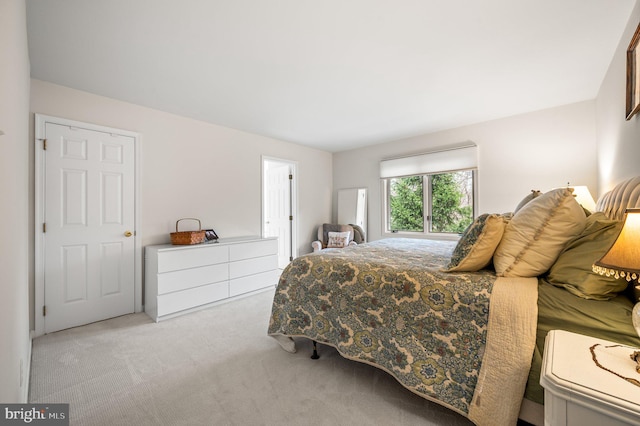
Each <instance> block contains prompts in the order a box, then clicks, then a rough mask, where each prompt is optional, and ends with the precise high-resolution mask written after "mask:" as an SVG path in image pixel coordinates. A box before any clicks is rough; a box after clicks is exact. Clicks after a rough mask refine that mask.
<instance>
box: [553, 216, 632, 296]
mask: <svg viewBox="0 0 640 426" xmlns="http://www.w3.org/2000/svg"><path fill="white" fill-rule="evenodd" d="M622 224H623V223H622V221H617V220H610V219H608V218H607V216H606V215H605V214H604V213H602V212H596V213H593V214H592V215H590V216H589V217H587V226H586V227H585V229H584V231H583V232H582V233H581V234H580V235H578V236H577V237H575V238H574V239H573V240H571V241H569V243H567V246H566V247H565V248H564V250H563V251H562V252H561V253H560V255H559V256H558V259H557V260H556V262H555V263H554V264H553V266H551V268H550V269H549V276H548V277H547V280H548V281H549V282H550V283H551V284H553V285H555V286H558V287H564V288H565V289H567V290H568V291H570V292H571V293H573V294H575V295H576V296H579V297H582V298H584V299H595V300H608V299H611V298H613V297H615V296H616V295H617V294H618V293H620V292H622V291H624V290H625V289H626V288H627V285H628V283H627V281H626V280H625V279H624V278H618V279H616V278H614V277H606V276H602V275H598V274H597V273H595V272H593V270H592V265H593V263H594V262H595V261H596V260H598V259H600V258H601V257H602V256H603V255H604V254H605V253H606V252H607V250H609V248H610V247H611V245H612V244H613V242H614V241H615V239H616V238H617V237H618V234H619V233H620V230H621V229H622Z"/></svg>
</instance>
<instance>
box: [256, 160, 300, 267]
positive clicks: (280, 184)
mask: <svg viewBox="0 0 640 426" xmlns="http://www.w3.org/2000/svg"><path fill="white" fill-rule="evenodd" d="M296 167H297V165H296V163H295V162H292V161H287V160H280V159H277V158H269V157H263V158H262V236H263V237H278V267H279V268H281V269H282V268H284V267H285V266H287V265H288V264H289V262H290V261H292V260H293V258H294V257H296V256H297V248H296V247H297V244H296V241H297V210H298V209H297V200H296V199H297V197H296V172H297V170H296Z"/></svg>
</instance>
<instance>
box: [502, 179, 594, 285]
mask: <svg viewBox="0 0 640 426" xmlns="http://www.w3.org/2000/svg"><path fill="white" fill-rule="evenodd" d="M586 220H587V217H586V215H585V214H584V210H582V207H580V204H578V202H577V201H576V199H575V198H574V197H573V189H572V188H558V189H554V190H552V191H549V192H547V193H545V194H543V195H541V196H539V197H537V198H534V199H533V200H531V201H529V202H528V203H527V204H525V205H524V207H522V209H520V210H519V211H518V213H516V214H515V215H514V216H513V218H512V219H511V221H510V222H509V224H508V225H507V227H506V228H505V230H504V235H503V236H502V241H500V244H499V245H498V248H497V249H496V252H495V253H494V255H493V266H494V267H495V268H496V273H497V274H498V276H504V277H536V276H538V275H540V274H543V273H545V272H547V271H548V270H549V268H550V267H551V265H553V263H554V262H555V261H556V258H557V257H558V255H559V254H560V252H561V251H562V249H563V248H564V246H565V245H566V244H567V242H568V241H569V240H571V239H572V238H574V237H576V236H577V235H578V234H580V233H581V232H582V231H583V230H584V227H585V225H586Z"/></svg>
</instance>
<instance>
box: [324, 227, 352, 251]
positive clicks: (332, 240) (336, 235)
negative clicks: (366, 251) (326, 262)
mask: <svg viewBox="0 0 640 426" xmlns="http://www.w3.org/2000/svg"><path fill="white" fill-rule="evenodd" d="M349 234H351V232H349V231H347V232H329V241H328V242H327V248H343V247H346V246H348V245H349Z"/></svg>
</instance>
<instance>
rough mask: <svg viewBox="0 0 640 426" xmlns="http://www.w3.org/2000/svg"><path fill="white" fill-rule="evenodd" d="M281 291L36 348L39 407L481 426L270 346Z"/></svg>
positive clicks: (382, 377)
mask: <svg viewBox="0 0 640 426" xmlns="http://www.w3.org/2000/svg"><path fill="white" fill-rule="evenodd" d="M272 298H273V291H268V292H265V293H260V294H257V295H253V296H250V297H247V298H244V299H240V300H237V301H233V302H229V303H226V304H222V305H219V306H216V307H213V308H209V309H206V310H202V311H199V312H195V313H191V314H188V315H184V316H181V317H178V318H174V319H170V320H167V321H164V322H160V323H154V322H152V321H151V319H150V318H149V317H147V316H146V315H145V314H133V315H126V316H123V317H119V318H114V319H111V320H108V321H102V322H98V323H94V324H90V325H86V326H83V327H78V328H73V329H69V330H65V331H60V332H57V333H52V334H48V335H46V336H42V337H39V338H37V339H35V340H34V341H33V359H32V371H31V383H30V396H29V401H30V402H32V403H69V404H70V412H71V416H70V417H71V424H72V425H83V426H84V425H332V426H337V425H470V424H471V423H470V422H469V421H468V420H466V419H465V418H463V417H461V416H460V415H458V414H456V413H454V412H451V411H449V410H447V409H445V408H443V407H441V406H439V405H437V404H434V403H431V402H429V401H426V400H424V399H422V398H420V397H418V396H417V395H414V394H413V393H411V392H409V391H407V390H406V389H405V388H403V387H402V386H401V385H400V384H398V383H397V382H396V381H395V379H393V378H392V377H391V376H389V375H388V374H386V373H384V372H382V371H379V370H377V369H375V368H373V367H371V366H368V365H364V364H360V363H357V362H354V361H348V360H345V359H343V358H342V357H340V355H339V354H338V353H337V352H336V351H335V349H333V348H330V347H327V346H320V348H319V352H320V356H321V358H320V359H319V360H316V361H314V360H311V359H309V356H310V354H311V345H310V342H309V341H307V340H305V339H297V340H296V342H297V344H298V352H297V353H295V354H289V353H287V352H285V351H283V350H282V349H281V348H280V346H278V344H277V343H276V341H275V340H273V339H272V338H270V337H268V336H267V335H266V331H267V324H268V320H269V315H270V311H271V300H272Z"/></svg>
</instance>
